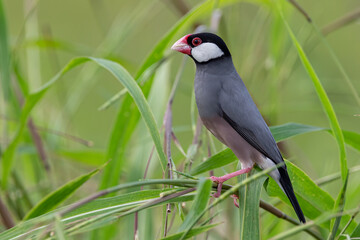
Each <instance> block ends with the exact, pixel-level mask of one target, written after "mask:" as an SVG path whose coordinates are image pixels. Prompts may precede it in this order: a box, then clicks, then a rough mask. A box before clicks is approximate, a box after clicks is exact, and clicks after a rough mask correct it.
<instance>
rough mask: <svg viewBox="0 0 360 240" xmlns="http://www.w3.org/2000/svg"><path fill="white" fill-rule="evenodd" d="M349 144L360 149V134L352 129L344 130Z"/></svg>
mask: <svg viewBox="0 0 360 240" xmlns="http://www.w3.org/2000/svg"><path fill="white" fill-rule="evenodd" d="M342 132H343V135H344V138H345V142H346V144H347V145H349V146H351V147H353V148H354V149H356V150H358V151H360V134H359V133H355V132H350V131H342Z"/></svg>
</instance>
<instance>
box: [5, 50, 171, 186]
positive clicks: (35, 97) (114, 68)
mask: <svg viewBox="0 0 360 240" xmlns="http://www.w3.org/2000/svg"><path fill="white" fill-rule="evenodd" d="M88 61H93V62H95V63H97V64H98V65H100V66H102V67H103V68H105V69H107V70H108V71H109V72H110V73H111V74H113V75H114V76H115V78H116V79H117V80H118V81H119V82H120V83H122V84H123V85H124V86H125V87H126V88H127V89H128V91H129V93H130V94H131V96H132V97H133V98H134V101H135V103H136V104H137V107H138V108H139V111H140V113H141V115H142V116H143V118H144V121H145V123H146V126H147V127H148V129H149V132H150V135H151V137H152V139H153V141H154V143H155V147H156V150H157V153H158V155H159V158H160V162H161V165H162V167H163V169H165V168H166V163H167V161H166V157H165V154H164V152H163V150H162V146H161V141H160V134H159V130H158V129H157V125H156V122H155V119H154V116H153V114H152V112H151V109H150V107H149V105H148V103H147V101H146V99H145V97H144V94H143V93H142V91H141V89H140V87H139V86H138V85H137V83H136V82H135V80H134V79H133V78H132V77H131V76H130V74H129V73H128V72H127V71H126V70H125V69H124V68H123V67H122V66H121V65H120V64H118V63H115V62H112V61H109V60H105V59H100V58H89V57H81V58H76V59H73V60H72V61H70V62H69V63H68V64H67V65H66V66H65V67H64V68H63V69H62V70H61V71H60V72H59V73H58V74H56V75H55V76H54V77H53V78H52V79H51V80H50V81H48V82H47V83H46V84H44V85H43V86H42V87H41V88H40V89H39V90H37V91H35V92H34V93H32V94H30V95H29V96H28V97H27V98H26V100H25V105H24V107H23V110H22V113H21V117H20V122H19V126H18V130H17V133H16V135H15V137H14V139H13V140H12V141H11V143H10V144H9V146H8V148H7V149H6V150H5V152H4V154H3V161H2V165H3V176H2V180H3V181H2V185H3V187H4V188H6V187H7V183H8V176H9V174H10V171H11V168H12V163H13V157H14V153H15V150H16V147H17V145H18V143H19V141H20V138H21V136H22V133H23V131H24V127H25V124H26V122H27V119H28V117H29V114H30V112H31V110H32V109H33V108H34V107H35V105H36V104H37V103H38V102H39V101H40V100H41V99H42V97H43V96H44V94H45V93H46V92H47V90H49V88H50V87H51V86H52V85H53V84H54V83H55V82H56V81H57V80H58V79H59V78H60V77H61V76H63V75H64V74H65V73H66V72H68V71H70V70H71V69H73V68H75V67H76V66H78V65H80V64H83V63H85V62H88Z"/></svg>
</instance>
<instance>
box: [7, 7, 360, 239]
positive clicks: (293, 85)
mask: <svg viewBox="0 0 360 240" xmlns="http://www.w3.org/2000/svg"><path fill="white" fill-rule="evenodd" d="M234 2H236V3H234V4H231V6H227V7H225V8H222V9H221V10H222V17H221V20H220V24H219V29H218V33H219V35H220V36H221V37H222V38H223V39H224V40H225V42H226V43H227V45H228V47H229V49H230V52H231V53H232V56H233V60H234V63H235V66H236V68H237V70H238V72H239V74H240V76H241V77H242V79H243V80H244V82H245V84H246V85H247V87H248V90H249V91H250V93H251V95H252V96H253V98H254V100H255V102H256V104H257V106H258V107H259V109H260V111H261V113H262V114H263V116H264V117H265V118H266V120H267V122H268V124H269V125H280V124H285V123H288V122H296V123H302V124H308V125H313V126H319V127H324V128H329V123H328V119H327V117H326V115H325V114H324V111H323V109H322V106H321V104H320V101H319V99H318V96H317V94H316V92H315V90H314V87H313V84H312V82H311V80H310V79H309V76H308V74H307V73H306V71H305V69H304V67H303V65H302V64H301V62H300V60H299V59H298V55H297V52H296V49H295V48H294V46H293V44H292V42H291V39H290V37H289V35H288V32H287V30H286V28H285V26H284V24H283V22H282V20H281V18H280V17H279V16H276V15H275V14H274V13H273V12H274V11H275V10H274V9H275V7H274V6H275V5H274V2H272V1H270V2H267V1H264V2H260V1H255V2H241V1H239V2H237V1H234ZM199 3H200V1H193V0H188V1H186V0H184V1H177V0H172V1H170V0H158V1H148V0H142V1H137V0H131V1H130V0H121V1H114V0H107V1H100V0H77V1H71V0H62V1H59V0H51V1H40V0H39V1H36V0H23V1H20V0H3V3H2V4H3V5H4V12H5V15H6V24H7V28H8V40H9V45H10V50H11V56H12V57H11V60H12V66H16V69H17V72H18V74H17V75H16V74H14V73H12V75H11V76H12V82H13V83H12V88H13V91H14V93H15V95H17V96H18V97H17V99H19V95H21V94H19V92H20V88H19V85H18V84H17V83H16V80H15V79H16V78H19V76H22V77H23V79H24V81H25V82H27V85H28V87H29V89H30V92H32V91H35V90H36V89H38V88H39V87H40V86H41V85H43V84H44V83H46V82H47V81H49V80H50V79H51V78H52V77H53V76H54V75H55V74H56V73H58V72H59V71H60V70H61V69H62V67H63V66H65V65H66V64H67V63H68V62H69V61H70V60H71V59H72V58H74V57H78V56H92V57H101V58H106V59H111V60H113V61H115V62H118V63H120V64H121V65H122V66H124V68H126V69H127V70H128V71H129V73H130V74H131V75H132V76H135V75H136V73H137V71H138V69H139V67H140V66H141V64H142V63H143V62H144V60H145V59H146V57H147V56H148V54H149V53H150V52H151V50H152V49H153V48H154V46H155V45H156V44H157V43H158V42H159V40H161V39H162V38H163V36H164V35H165V34H166V33H167V32H168V31H169V30H170V29H171V28H172V26H174V24H175V23H176V22H177V21H178V20H179V19H180V18H181V17H182V16H183V15H184V14H185V12H186V11H188V10H190V9H192V8H193V7H195V6H196V5H197V4H199ZM298 3H299V4H300V5H301V6H302V8H303V9H305V10H306V12H307V13H308V14H309V16H310V17H311V18H312V20H313V23H314V24H315V25H316V26H317V27H318V28H319V29H320V31H322V30H323V31H324V30H326V29H327V28H326V27H328V26H330V30H331V32H329V33H328V34H327V35H326V40H327V41H328V43H329V45H330V46H331V48H332V50H333V51H334V53H335V54H336V56H337V58H338V60H339V61H340V63H341V64H342V66H343V67H344V69H345V71H346V73H347V74H348V76H349V78H350V80H351V83H352V85H353V86H349V85H348V84H347V82H346V81H345V79H344V76H343V75H342V74H341V72H340V71H339V68H338V67H337V66H336V64H335V62H334V60H333V59H332V58H331V55H330V53H329V50H328V49H327V48H326V46H325V45H324V44H323V43H322V42H321V39H320V37H319V35H318V34H317V33H316V32H315V31H314V28H313V25H312V24H309V23H308V22H307V21H306V20H305V18H304V16H303V15H301V14H300V13H299V12H298V11H297V10H296V9H294V8H293V6H292V5H290V4H289V3H286V2H285V3H284V4H283V5H284V9H285V17H286V19H287V20H288V22H289V24H290V26H291V28H292V30H293V31H294V33H295V35H296V37H297V38H298V40H299V41H300V43H301V45H302V46H303V48H304V50H305V52H306V54H307V56H308V58H309V60H310V62H311V63H312V65H313V67H314V69H315V71H316V72H317V74H318V76H319V78H320V80H321V82H322V84H323V86H324V88H325V90H326V92H327V94H328V96H329V98H330V100H331V102H332V104H333V107H334V110H335V112H336V114H337V117H338V120H339V122H340V125H341V127H342V129H343V130H349V131H352V132H357V133H360V124H359V122H360V116H359V115H358V114H360V102H358V100H357V99H356V97H355V96H354V94H353V93H352V92H354V91H355V92H357V94H358V92H359V89H360V81H359V76H360V60H359V56H360V44H359V43H360V25H359V23H360V22H359V20H357V19H355V20H354V21H352V22H351V23H349V24H347V25H344V26H341V27H340V28H339V29H335V28H331V26H332V25H329V24H331V23H332V22H334V21H336V20H337V19H339V18H341V17H343V16H346V15H348V14H349V13H351V12H353V11H354V10H356V9H357V11H358V9H359V8H360V4H359V1H358V0H341V1H340V0H335V1H324V0H321V1H309V0H299V1H298ZM358 15H359V14H358ZM210 16H211V14H210V13H209V14H204V16H202V17H200V18H198V19H197V20H196V21H195V22H194V24H191V26H189V27H187V28H185V29H182V30H181V31H180V32H179V33H177V34H176V35H175V36H174V37H173V38H172V42H174V41H175V40H177V39H178V38H180V37H181V36H183V35H185V34H188V33H191V32H193V31H194V26H196V25H201V24H203V25H206V26H209V24H210ZM328 29H329V28H328ZM0 54H2V53H0ZM166 56H169V57H168V59H167V60H166V61H165V63H164V64H162V65H161V66H160V67H159V68H158V69H157V70H156V73H155V77H154V82H153V86H152V88H151V91H150V94H149V97H148V100H149V104H150V106H151V109H152V111H153V113H154V116H155V119H156V121H157V123H158V127H159V128H160V127H161V125H162V121H163V115H164V112H165V109H166V104H167V101H168V98H169V94H170V90H171V87H172V85H173V82H174V79H175V76H176V73H177V71H178V69H179V66H180V64H181V61H182V58H183V56H181V54H175V53H171V52H170V49H169V46H168V50H167V51H166ZM194 73H195V66H194V64H193V63H192V61H191V60H189V61H187V62H186V66H185V70H184V72H183V75H182V77H181V79H180V82H179V85H178V88H177V91H176V95H175V99H174V104H173V108H172V109H173V129H174V132H175V134H176V136H177V138H178V139H179V141H180V143H181V145H182V147H183V148H184V149H185V151H186V150H187V149H188V148H189V147H190V145H191V143H192V139H193V135H194V133H193V127H194V126H193V122H192V118H193V119H194V118H195V119H196V112H195V115H194V113H192V112H191V108H192V107H193V106H194V102H193V100H192V98H193V79H194ZM122 88H123V87H122V86H121V84H119V83H118V81H116V80H115V79H114V77H113V76H112V75H111V74H109V73H108V72H106V71H104V70H102V69H100V68H99V67H97V66H96V65H95V64H93V63H87V64H86V65H81V66H80V67H77V68H75V69H74V70H72V71H71V72H69V73H68V74H66V75H65V76H64V77H62V78H61V80H60V81H58V82H57V83H56V84H55V85H54V86H53V87H52V88H51V89H50V90H49V92H48V93H47V94H46V95H45V97H44V99H43V100H42V101H41V102H40V103H39V104H37V105H36V107H35V108H34V111H32V113H31V117H32V120H33V121H34V124H35V125H36V126H39V127H41V128H46V129H45V130H41V131H39V133H40V136H41V139H42V142H43V144H44V149H45V152H46V156H47V161H48V163H49V165H50V169H49V170H45V169H44V167H43V165H42V163H41V161H40V159H39V156H38V153H37V151H36V148H35V146H34V143H33V141H32V140H31V134H30V133H29V131H28V130H26V131H25V133H24V134H23V136H22V139H21V142H20V144H19V145H18V148H17V151H16V155H15V164H14V166H13V169H14V172H15V175H17V176H18V178H20V181H21V182H22V185H23V186H24V188H25V189H26V192H27V194H28V195H29V196H28V197H29V198H30V201H31V202H32V204H35V203H37V202H38V201H39V200H40V199H42V198H43V197H44V196H45V195H46V194H48V193H49V192H51V191H53V190H55V189H56V188H57V187H59V186H61V185H63V184H64V183H66V182H68V181H70V180H71V179H74V178H75V177H78V176H80V175H81V174H84V173H87V172H89V171H90V170H92V169H94V168H95V167H99V166H101V165H102V164H103V163H105V162H107V161H108V160H111V159H106V153H107V151H108V150H107V149H108V145H109V143H110V142H111V140H110V137H111V134H112V131H113V130H114V128H113V126H114V124H115V120H116V115H117V112H118V110H119V107H120V105H121V102H122V99H123V98H124V96H122V97H121V98H120V100H119V101H116V102H114V103H113V104H112V105H111V106H110V107H109V108H107V109H105V110H101V111H100V110H98V108H99V107H100V106H101V105H102V104H103V103H105V102H106V101H108V100H109V99H110V98H111V97H112V96H113V95H114V94H116V93H118V92H119V91H120V90H121V89H122ZM20 98H21V97H20ZM17 101H18V100H17ZM5 104H7V107H6V106H5ZM15 105H16V104H15ZM12 106H13V105H12V104H9V103H5V102H4V100H2V101H1V105H0V108H1V119H0V125H1V129H0V131H1V136H0V144H1V149H5V148H6V146H7V145H8V143H9V141H10V140H11V139H12V137H13V136H14V134H15V130H16V127H17V124H18V121H17V120H18V119H19V115H20V114H19V110H16V109H14V108H13V107H12ZM129 124H130V123H129ZM136 124H137V123H136ZM125 128H126V127H125ZM203 130H204V131H203V133H202V138H203V146H202V147H201V149H200V150H199V153H198V154H197V155H196V158H195V163H194V165H197V164H198V163H199V162H200V161H202V160H203V159H205V158H206V157H207V153H206V146H205V145H206V140H205V139H206V136H205V135H206V134H205V129H203ZM53 131H57V132H58V133H57V134H54V132H53ZM160 134H161V135H163V132H161V133H160ZM73 136H74V137H75V136H76V137H77V138H81V139H82V140H84V141H86V142H87V143H88V145H89V146H86V144H85V145H84V144H83V143H82V142H79V140H74V139H73ZM214 141H215V143H216V151H220V150H222V149H224V146H222V145H221V144H219V143H218V142H217V141H216V140H214ZM90 145H91V146H90ZM152 146H153V143H152V140H151V137H150V135H149V133H148V132H147V128H146V126H145V124H144V123H143V121H142V120H140V121H139V123H138V124H137V125H136V129H135V132H134V133H132V134H131V138H130V142H129V143H128V144H126V145H124V146H119V147H118V148H119V149H120V150H119V151H120V152H121V151H124V153H123V154H121V153H120V154H119V155H121V156H120V157H119V159H121V163H119V165H118V167H119V173H120V175H119V176H118V179H115V180H114V181H115V182H117V183H125V182H131V181H137V180H138V179H141V178H142V177H143V175H144V171H145V166H146V162H147V160H148V158H149V155H150V152H151V148H152ZM172 150H173V160H174V162H175V164H176V165H177V167H178V168H180V169H181V165H182V162H183V160H184V157H183V156H182V154H181V153H180V152H179V150H178V149H177V148H176V147H175V146H173V147H172ZM282 150H283V154H284V156H285V157H286V158H287V159H289V160H290V161H291V162H293V163H294V164H295V165H297V166H298V167H299V168H301V169H302V170H303V171H304V172H305V173H307V174H308V175H309V176H310V177H311V178H312V179H313V180H316V179H319V178H321V177H324V176H328V175H330V174H332V173H337V172H339V171H340V164H339V150H338V147H337V144H336V141H335V139H334V138H333V137H331V135H330V134H329V133H327V132H315V133H309V134H304V135H301V136H297V137H295V138H292V139H290V140H287V141H285V142H284V144H283V145H282ZM213 153H214V152H213ZM347 153H348V165H349V167H353V166H356V165H359V151H357V150H354V149H353V148H350V147H347ZM156 158H157V157H154V159H153V160H152V161H151V164H150V169H149V173H148V175H147V178H162V172H161V168H160V165H159V162H158V161H157V159H156ZM112 160H113V159H112ZM234 168H235V165H234V164H233V165H231V166H227V167H226V168H225V170H226V171H230V170H232V169H234ZM223 173H224V171H223V170H221V169H220V170H216V171H215V175H221V174H223ZM102 174H103V172H100V173H99V174H97V175H96V176H94V177H93V178H91V179H90V180H89V181H88V182H87V183H85V185H84V186H83V187H82V188H80V189H79V190H78V191H77V192H76V193H75V194H74V195H73V196H71V197H70V198H69V199H67V200H66V202H65V204H66V205H67V204H70V203H73V202H74V201H75V200H77V199H80V198H82V197H85V196H88V195H90V194H91V193H94V192H96V191H97V190H98V189H99V186H100V182H101V181H102ZM205 176H207V175H205ZM359 182H360V176H359V174H357V173H354V174H352V175H351V176H350V180H349V185H348V190H347V192H346V194H347V196H348V197H347V199H346V200H347V201H346V209H353V208H355V207H357V206H358V205H359V202H360V201H359V200H360V185H359V184H358V183H359ZM9 184H10V185H9V188H8V190H6V191H3V192H2V198H3V200H4V201H6V202H7V204H9V202H11V201H13V202H14V206H13V207H10V209H11V212H12V213H11V214H12V215H13V217H14V219H15V220H16V221H19V220H20V219H21V217H23V216H24V214H26V212H27V211H28V210H29V206H27V205H26V204H25V203H23V202H22V201H23V199H22V197H23V196H22V195H21V194H20V193H19V192H18V189H17V188H18V185H16V183H15V182H14V179H13V178H12V179H11V180H10V183H9ZM105 185H106V184H105ZM110 185H111V184H109V186H110ZM103 186H104V185H103ZM109 186H108V187H109ZM340 187H341V181H340V180H338V181H334V182H332V183H330V184H327V185H324V186H322V188H323V189H324V190H326V191H327V192H329V193H330V194H331V196H332V197H333V198H334V199H336V197H337V194H338V192H339V190H340ZM314 194H316V193H314ZM262 197H263V198H265V199H267V200H269V201H274V199H270V198H268V197H267V196H266V193H265V192H264V193H263V194H262ZM225 202H226V203H225V204H222V205H221V207H219V209H222V212H221V214H220V215H219V216H218V218H219V220H220V221H224V222H225V223H223V224H222V225H220V226H219V227H217V228H216V230H214V231H211V232H210V238H209V239H237V237H236V236H238V233H237V231H238V229H237V227H236V221H237V220H236V219H237V218H236V213H234V212H236V211H234V212H233V211H232V210H233V206H232V200H226V201H225ZM279 208H281V209H284V211H285V212H286V213H287V214H289V215H291V216H294V213H293V211H292V209H291V208H290V207H288V206H286V205H285V204H282V205H280V207H279ZM174 212H176V210H174ZM162 214H163V213H162V208H161V207H158V208H154V209H152V210H148V212H147V213H146V214H145V213H144V214H140V217H141V218H140V239H155V238H158V237H160V236H161V235H160V232H161V221H162V220H161V219H162ZM150 219H152V220H155V221H151V220H150ZM234 219H235V223H231V222H230V221H231V220H234ZM274 219H275V220H274ZM178 220H179V219H177V220H176V221H175V224H176V222H177V221H178ZM358 220H359V219H358ZM273 221H275V222H274V223H272V222H273ZM275 223H276V224H275ZM133 224H134V223H133V216H128V217H125V218H123V219H121V220H119V221H118V222H116V223H113V224H112V225H110V226H109V227H105V228H102V229H101V230H97V231H95V230H92V231H89V233H86V234H82V235H76V236H75V237H74V238H73V239H79V238H83V239H88V238H90V236H91V237H92V238H93V239H105V238H108V239H119V238H118V237H119V234H121V236H122V237H121V238H120V239H131V238H132V237H133ZM290 226H291V225H290ZM288 227H289V225H288V224H287V223H283V222H281V221H280V220H278V219H276V218H275V217H273V216H269V214H266V215H264V217H262V220H261V234H262V236H263V239H267V238H269V237H271V236H273V235H276V234H277V233H280V232H281V231H283V230H285V229H287V228H288ZM106 229H107V230H106ZM175 229H176V228H175ZM101 236H102V237H101ZM104 236H106V237H105V238H104ZM199 239H205V234H203V235H201V237H199ZM291 239H311V237H309V235H307V234H305V233H300V234H299V235H296V236H293V237H292V238H291Z"/></svg>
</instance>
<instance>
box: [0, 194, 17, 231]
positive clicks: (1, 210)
mask: <svg viewBox="0 0 360 240" xmlns="http://www.w3.org/2000/svg"><path fill="white" fill-rule="evenodd" d="M0 216H1V220H2V222H3V224H4V226H5V227H6V228H7V229H10V228H12V227H13V226H15V222H14V219H13V218H12V216H11V213H10V211H9V209H8V208H7V207H6V205H5V204H4V202H3V200H2V199H1V196H0Z"/></svg>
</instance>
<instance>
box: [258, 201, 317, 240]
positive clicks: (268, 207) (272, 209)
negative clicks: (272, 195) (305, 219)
mask: <svg viewBox="0 0 360 240" xmlns="http://www.w3.org/2000/svg"><path fill="white" fill-rule="evenodd" d="M260 207H261V208H262V209H264V210H265V211H267V212H269V213H271V214H273V215H274V216H276V217H278V218H281V219H284V220H285V221H287V222H289V223H291V224H293V225H296V226H298V225H301V223H299V222H298V221H296V220H295V219H293V218H292V217H290V216H288V215H286V214H285V213H284V212H282V211H280V210H279V209H277V208H276V207H274V206H272V205H271V204H268V203H266V202H264V201H263V200H260ZM305 232H307V233H308V234H310V235H311V236H313V237H314V238H315V239H319V240H321V239H322V237H321V235H320V234H319V233H318V232H315V231H314V230H312V229H305Z"/></svg>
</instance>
